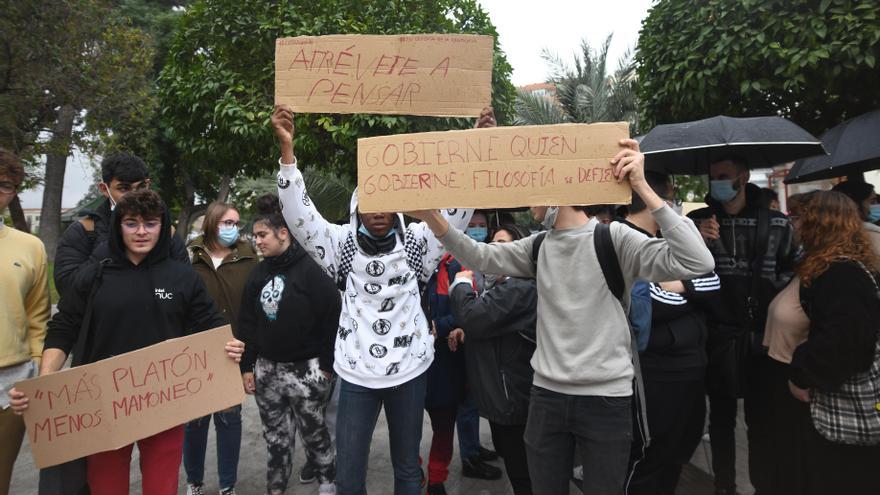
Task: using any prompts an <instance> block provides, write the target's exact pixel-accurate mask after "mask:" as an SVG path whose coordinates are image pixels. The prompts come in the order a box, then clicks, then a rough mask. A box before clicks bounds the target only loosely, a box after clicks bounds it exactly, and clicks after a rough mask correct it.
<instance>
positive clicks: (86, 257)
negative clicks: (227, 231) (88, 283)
mask: <svg viewBox="0 0 880 495" xmlns="http://www.w3.org/2000/svg"><path fill="white" fill-rule="evenodd" d="M84 213H85V216H86V217H87V218H89V219H90V220H91V221H93V222H94V224H95V228H94V230H92V231H87V230H86V228H85V227H84V226H83V224H82V223H80V222H73V223H72V224H70V226H69V227H67V230H65V231H64V234H62V236H61V239H59V240H58V247H57V248H56V249H55V272H54V275H53V278H54V279H55V288H56V289H57V290H58V293H59V294H62V295H63V294H64V293H65V292H67V290H68V289H69V288H70V287H71V286H72V285H73V284H74V280H75V279H76V278H77V274H78V273H79V272H80V270H82V269H83V268H84V267H85V266H87V265H88V264H89V263H88V262H89V261H95V260H97V259H100V258H101V257H103V255H104V254H106V253H96V252H95V250H96V249H97V248H98V246H100V245H101V244H102V243H103V242H104V241H105V240H106V239H107V234H108V233H109V231H110V215H111V212H110V201H104V202H103V203H101V206H99V207H98V209H97V210H94V211H85V212H84ZM169 244H170V249H171V255H170V256H171V258H172V259H175V260H177V261H184V262H188V261H189V256H188V255H187V252H186V247H185V246H184V244H183V241H182V240H181V239H180V238H179V237H177V236H171V238H170V240H169ZM84 277H85V278H86V279H87V280H88V279H89V276H88V274H84Z"/></svg>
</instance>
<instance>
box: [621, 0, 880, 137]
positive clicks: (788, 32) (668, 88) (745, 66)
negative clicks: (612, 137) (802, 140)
mask: <svg viewBox="0 0 880 495" xmlns="http://www.w3.org/2000/svg"><path fill="white" fill-rule="evenodd" d="M878 59H880V3H878V2H876V1H874V0H821V1H811V0H659V1H658V2H657V3H656V4H655V5H654V6H653V8H652V9H651V10H650V12H649V14H648V17H647V18H646V19H645V21H644V23H643V25H642V31H641V35H640V38H639V43H638V52H637V61H638V64H639V66H638V75H639V94H640V96H641V101H642V109H643V115H644V118H645V120H646V122H650V123H669V122H681V121H688V120H695V119H700V118H704V117H710V116H713V115H718V114H725V115H730V116H754V115H777V114H778V115H782V116H785V117H788V118H790V119H791V120H793V121H794V122H797V123H798V124H799V125H801V126H803V127H804V128H806V129H807V130H809V131H811V132H813V133H816V134H818V133H821V132H823V131H824V130H826V129H828V128H830V127H833V126H834V125H836V124H839V123H840V122H841V121H843V120H845V119H847V118H851V117H854V116H856V115H859V114H861V113H864V112H866V111H868V110H872V109H875V108H877V107H880V92H878V91H877V88H878V87H880V69H878V66H877V63H878Z"/></svg>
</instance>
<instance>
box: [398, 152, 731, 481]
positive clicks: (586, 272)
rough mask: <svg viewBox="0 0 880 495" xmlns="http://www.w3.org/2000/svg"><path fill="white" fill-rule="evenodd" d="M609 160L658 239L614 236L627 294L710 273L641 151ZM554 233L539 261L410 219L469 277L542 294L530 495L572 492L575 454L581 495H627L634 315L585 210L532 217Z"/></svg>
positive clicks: (695, 235)
mask: <svg viewBox="0 0 880 495" xmlns="http://www.w3.org/2000/svg"><path fill="white" fill-rule="evenodd" d="M620 145H621V147H623V150H622V151H621V152H620V153H618V154H617V155H616V156H615V157H614V158H613V159H612V161H611V163H612V165H613V166H614V176H615V177H616V178H617V180H618V181H622V180H628V181H629V183H630V185H631V186H632V189H633V192H635V193H637V194H638V195H639V196H640V197H641V198H642V199H643V200H644V202H645V204H646V205H647V207H648V209H650V210H651V212H652V214H653V215H654V219H655V220H656V222H657V225H658V226H659V227H660V230H661V231H662V233H663V237H664V238H663V239H653V238H649V237H648V236H646V235H644V234H642V233H640V232H637V231H635V230H633V229H631V228H629V227H627V226H625V225H623V224H620V223H612V224H611V225H610V234H611V239H612V242H613V245H614V251H615V252H616V254H617V257H618V259H619V262H620V268H621V271H622V274H623V278H624V282H625V286H626V287H625V290H624V294H626V295H628V294H629V293H630V287H631V285H632V283H633V281H634V280H636V279H644V280H649V281H666V280H686V279H690V278H694V277H697V276H699V275H702V274H704V273H707V272H710V271H712V269H713V268H714V266H715V263H714V261H713V259H712V255H711V254H710V253H709V251H708V250H707V249H706V247H705V244H704V243H703V242H702V238H701V237H700V234H699V232H698V231H697V229H696V227H694V224H693V222H691V221H690V220H689V219H687V218H685V217H682V216H680V215H678V214H676V213H675V212H674V211H673V210H672V209H671V208H670V207H669V206H667V205H666V203H665V202H664V201H663V200H662V199H661V198H660V197H659V196H658V195H657V193H655V192H654V191H653V190H652V189H651V187H650V186H649V185H648V183H647V181H646V180H645V174H644V156H643V155H642V154H641V153H639V149H638V143H637V142H636V141H634V140H631V139H626V140H622V141H621V142H620ZM532 214H533V216H534V217H535V219H536V220H539V221H542V222H543V224H544V225H545V227H547V228H548V229H549V232H547V234H546V237H545V238H544V241H543V244H542V245H541V246H540V249H539V251H538V257H537V262H536V261H534V260H533V258H532V256H533V244H534V241H535V238H536V236H531V237H528V238H525V239H521V240H519V241H515V242H510V243H503V244H480V243H477V242H475V241H473V240H471V239H469V238H468V237H467V236H466V235H464V234H463V233H462V232H461V230H460V228H458V227H457V226H450V224H449V223H448V222H447V221H446V220H445V219H444V218H443V217H442V216H440V215H438V214H437V213H436V212H432V211H426V212H413V213H410V215H412V216H414V217H417V218H420V219H422V220H424V221H425V223H427V224H428V226H429V227H430V228H431V231H433V232H434V235H436V236H437V238H438V239H440V240H441V241H442V242H443V244H444V245H445V246H446V249H447V250H448V251H449V252H450V253H451V254H452V255H454V256H455V257H456V258H457V259H459V260H460V261H461V262H462V264H464V265H466V266H468V267H469V268H471V269H473V270H479V271H481V272H488V273H500V274H505V275H509V276H512V277H535V276H537V283H538V323H537V337H538V338H537V349H536V351H535V354H534V356H533V357H532V367H533V368H534V370H535V375H534V381H533V387H532V397H531V401H530V405H529V413H528V420H527V424H526V432H525V443H526V453H527V457H528V464H529V475H530V476H531V479H532V487H533V491H534V493H535V494H539V495H540V494H547V495H557V494H559V493H568V483H569V481H568V480H569V479H570V477H571V472H572V465H573V461H574V456H575V452H579V453H580V455H581V459H580V461H581V464H582V465H583V466H584V480H583V491H584V493H590V494H602V495H606V494H607V495H617V494H620V493H623V487H624V481H625V478H626V470H627V463H628V459H629V453H630V444H631V440H632V429H633V424H632V415H631V407H632V395H633V373H634V369H633V362H632V351H631V349H632V347H631V343H630V331H629V328H628V323H627V320H626V310H625V308H624V307H623V306H624V305H628V303H629V301H628V296H627V300H626V301H624V305H622V304H620V302H618V301H617V300H616V299H615V297H614V296H613V295H612V294H611V292H610V290H609V289H608V286H607V284H606V281H605V278H604V276H603V274H602V270H601V268H600V265H599V261H598V258H597V256H596V250H595V248H594V244H593V243H594V240H593V235H594V229H595V228H596V225H597V224H598V222H597V221H596V220H595V219H590V218H589V217H588V216H587V214H586V213H585V212H584V211H583V209H581V208H577V207H572V206H559V207H546V206H541V207H533V208H532Z"/></svg>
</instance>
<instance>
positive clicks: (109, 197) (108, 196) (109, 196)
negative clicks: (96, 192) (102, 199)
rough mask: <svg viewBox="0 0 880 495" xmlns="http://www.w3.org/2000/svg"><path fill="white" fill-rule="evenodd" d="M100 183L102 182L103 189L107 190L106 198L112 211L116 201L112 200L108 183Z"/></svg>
mask: <svg viewBox="0 0 880 495" xmlns="http://www.w3.org/2000/svg"><path fill="white" fill-rule="evenodd" d="M101 184H104V189H105V190H106V191H107V199H109V200H110V211H113V210H115V209H116V201H113V194H111V193H110V185H109V184H107V183H106V182H102V183H101Z"/></svg>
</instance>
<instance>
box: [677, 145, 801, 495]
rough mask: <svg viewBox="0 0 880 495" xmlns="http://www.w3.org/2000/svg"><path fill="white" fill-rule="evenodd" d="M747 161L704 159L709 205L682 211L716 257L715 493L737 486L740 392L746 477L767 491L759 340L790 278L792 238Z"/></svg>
mask: <svg viewBox="0 0 880 495" xmlns="http://www.w3.org/2000/svg"><path fill="white" fill-rule="evenodd" d="M749 175H750V174H749V166H748V164H747V163H746V162H745V160H743V159H742V158H740V157H737V156H731V157H729V158H726V159H722V160H718V161H716V162H715V163H712V164H711V165H709V178H710V186H709V195H708V196H707V197H706V203H707V204H708V205H709V206H708V207H706V208H702V209H699V210H696V211H694V212H692V213H691V214H690V215H689V216H690V217H691V218H692V219H693V220H694V222H695V223H697V224H698V225H699V229H700V234H701V235H702V236H703V239H704V240H705V241H706V245H707V247H708V248H709V251H711V252H712V256H713V257H714V258H715V266H716V268H715V271H716V273H717V274H718V275H719V277H720V278H721V292H722V294H723V296H722V300H723V301H724V302H725V306H726V308H725V309H726V312H725V313H726V314H725V316H723V317H722V318H720V319H719V320H716V321H714V322H713V321H710V336H709V372H708V376H707V379H708V380H707V381H708V383H707V389H708V394H709V408H710V411H709V436H710V438H711V442H712V465H713V466H712V467H713V469H714V472H715V488H716V493H719V494H727V493H730V494H733V493H736V483H735V480H736V472H735V465H736V464H735V459H736V450H735V446H736V445H735V439H734V430H735V426H736V414H737V397H738V396H744V398H745V414H746V416H745V419H746V424H747V426H748V440H749V477H750V479H751V482H752V485H753V486H755V489H756V493H758V494H761V493H769V492H768V491H767V488H768V486H772V483H773V481H772V478H773V474H772V473H773V468H772V466H773V459H774V457H773V454H772V440H771V439H772V435H771V434H772V431H771V430H772V423H771V422H770V421H769V418H770V417H771V411H770V408H769V406H770V404H771V400H770V395H772V390H770V389H768V388H767V387H766V386H765V385H766V384H767V380H766V374H767V373H769V369H768V368H769V358H768V357H767V355H766V351H765V349H764V348H763V346H762V345H761V343H762V341H763V329H764V324H765V320H766V315H767V306H768V305H769V304H770V301H772V300H773V297H774V296H775V295H776V293H777V292H778V291H779V289H780V288H782V287H784V285H785V284H786V283H787V282H788V280H789V279H790V278H791V272H792V269H793V266H794V260H795V255H796V254H797V246H796V245H795V243H794V241H793V232H792V228H791V224H790V222H789V220H788V218H786V216H785V215H783V214H782V213H780V212H778V211H773V210H770V209H769V208H767V207H765V206H762V205H761V191H760V189H759V188H758V187H757V186H755V185H753V184H749Z"/></svg>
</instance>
